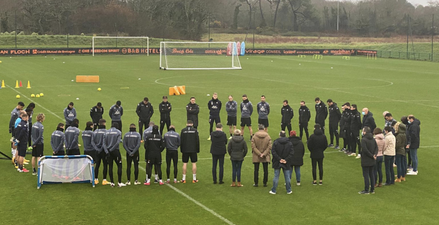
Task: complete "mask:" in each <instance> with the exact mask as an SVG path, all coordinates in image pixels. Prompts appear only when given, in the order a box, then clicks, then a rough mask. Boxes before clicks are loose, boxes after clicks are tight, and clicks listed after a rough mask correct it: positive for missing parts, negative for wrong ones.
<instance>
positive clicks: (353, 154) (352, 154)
mask: <svg viewBox="0 0 439 225" xmlns="http://www.w3.org/2000/svg"><path fill="white" fill-rule="evenodd" d="M356 155H357V154H355V153H351V154H350V155H349V156H356Z"/></svg>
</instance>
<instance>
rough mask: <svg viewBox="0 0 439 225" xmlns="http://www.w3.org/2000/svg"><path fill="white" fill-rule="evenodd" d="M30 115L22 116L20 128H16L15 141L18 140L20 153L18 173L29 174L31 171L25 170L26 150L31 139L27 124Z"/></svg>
mask: <svg viewBox="0 0 439 225" xmlns="http://www.w3.org/2000/svg"><path fill="white" fill-rule="evenodd" d="M27 120H28V115H27V114H23V115H22V116H21V122H20V123H19V124H18V126H17V127H16V128H15V139H16V140H17V142H18V144H17V151H18V160H17V161H18V169H17V171H18V172H20V173H22V172H24V173H28V172H29V170H27V169H26V168H24V166H23V163H24V157H25V156H26V149H27V141H28V139H29V137H28V136H29V127H28V124H27Z"/></svg>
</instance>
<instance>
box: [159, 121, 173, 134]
mask: <svg viewBox="0 0 439 225" xmlns="http://www.w3.org/2000/svg"><path fill="white" fill-rule="evenodd" d="M165 125H166V130H167V131H169V126H171V118H168V119H164V120H162V119H160V134H161V135H163V130H164V129H165Z"/></svg>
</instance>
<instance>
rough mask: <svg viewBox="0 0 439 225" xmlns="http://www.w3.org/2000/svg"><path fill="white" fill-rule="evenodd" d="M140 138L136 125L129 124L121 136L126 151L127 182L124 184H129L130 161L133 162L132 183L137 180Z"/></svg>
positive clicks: (136, 183) (137, 182)
mask: <svg viewBox="0 0 439 225" xmlns="http://www.w3.org/2000/svg"><path fill="white" fill-rule="evenodd" d="M141 140H142V138H141V136H140V133H138V132H136V125H135V124H134V123H132V124H130V131H129V132H127V133H126V134H125V135H124V136H123V147H124V149H125V150H126V151H127V155H126V157H127V182H126V183H125V184H126V185H131V181H130V180H131V163H133V162H134V178H135V181H134V185H138V184H140V182H139V147H140V141H141Z"/></svg>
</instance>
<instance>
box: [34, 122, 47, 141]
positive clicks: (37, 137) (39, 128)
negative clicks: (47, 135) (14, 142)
mask: <svg viewBox="0 0 439 225" xmlns="http://www.w3.org/2000/svg"><path fill="white" fill-rule="evenodd" d="M43 132H44V126H43V124H42V123H40V122H38V121H37V122H36V123H35V124H34V125H32V135H31V138H32V143H33V145H38V144H44V136H43Z"/></svg>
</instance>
